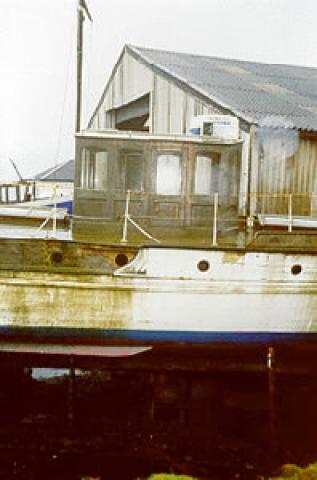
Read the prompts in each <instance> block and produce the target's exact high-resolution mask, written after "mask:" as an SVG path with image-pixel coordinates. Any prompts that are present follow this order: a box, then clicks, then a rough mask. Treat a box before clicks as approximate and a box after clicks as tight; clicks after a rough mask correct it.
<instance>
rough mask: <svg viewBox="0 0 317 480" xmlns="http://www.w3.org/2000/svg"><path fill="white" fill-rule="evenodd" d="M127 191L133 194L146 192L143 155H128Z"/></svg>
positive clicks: (126, 166) (126, 168) (126, 167)
mask: <svg viewBox="0 0 317 480" xmlns="http://www.w3.org/2000/svg"><path fill="white" fill-rule="evenodd" d="M125 189H126V190H131V191H132V192H142V191H143V190H144V159H143V155H141V154H138V153H129V154H127V155H126V164H125Z"/></svg>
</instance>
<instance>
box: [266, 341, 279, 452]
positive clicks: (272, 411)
mask: <svg viewBox="0 0 317 480" xmlns="http://www.w3.org/2000/svg"><path fill="white" fill-rule="evenodd" d="M266 359H267V363H266V365H267V372H268V394H269V399H268V400H269V426H270V430H269V435H270V438H269V443H270V446H271V449H272V451H275V450H276V446H277V440H276V408H275V394H276V379H275V351H274V347H268V350H267V357H266Z"/></svg>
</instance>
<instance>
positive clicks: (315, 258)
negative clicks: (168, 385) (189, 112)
mask: <svg viewBox="0 0 317 480" xmlns="http://www.w3.org/2000/svg"><path fill="white" fill-rule="evenodd" d="M241 150H242V141H241V140H240V139H239V138H237V139H228V140H224V139H221V138H215V137H205V136H193V135H189V136H167V135H164V136H162V135H152V134H146V133H136V132H134V133H132V132H120V131H108V130H105V131H98V132H94V131H91V130H88V131H82V132H80V133H78V134H77V135H76V177H75V188H74V192H75V195H74V213H73V215H72V226H71V233H68V234H67V235H66V236H65V232H64V234H63V235H60V232H59V230H58V229H57V228H55V229H53V230H52V231H48V230H46V232H43V230H42V231H41V232H40V235H39V236H40V237H41V238H38V236H34V231H33V233H32V234H31V235H30V234H29V231H28V232H26V231H25V232H26V233H25V232H24V233H22V234H21V233H20V234H19V233H18V234H17V233H15V234H12V233H10V229H8V225H5V226H4V225H1V226H0V236H1V238H0V334H1V338H0V341H1V350H2V351H12V349H13V350H14V349H15V348H17V345H19V348H20V350H21V348H22V349H24V350H25V351H33V350H34V349H36V348H39V347H36V346H35V345H41V349H42V350H43V352H44V351H45V352H46V353H58V352H59V350H58V349H59V347H58V345H60V344H61V343H63V344H68V345H73V346H74V345H77V347H76V348H75V347H74V348H75V350H74V352H73V353H74V354H76V352H77V354H85V353H84V352H86V354H87V350H85V348H86V347H87V345H90V346H96V345H99V347H100V349H101V350H102V351H103V354H107V353H105V352H107V349H108V352H109V355H113V352H114V351H113V348H114V347H122V348H124V349H125V350H124V352H125V354H127V355H129V354H133V353H138V352H141V351H143V349H144V348H148V347H151V346H153V345H157V346H159V345H166V344H172V345H176V344H177V345H179V344H184V343H190V344H203V345H213V344H215V343H231V344H232V343H234V344H235V343H250V342H251V343H252V342H253V343H265V344H271V343H272V342H274V341H276V342H292V341H293V340H295V339H296V340H298V339H299V338H302V339H305V340H306V341H314V340H315V339H316V338H317V337H316V335H315V334H316V332H317V241H316V240H317V236H316V233H317V231H316V220H317V219H316V216H315V215H314V211H313V210H312V208H313V207H312V206H313V205H314V203H313V199H312V194H311V193H309V192H307V198H306V197H305V196H304V194H303V193H301V194H300V195H301V199H300V200H301V201H296V199H295V197H296V195H295V194H294V193H292V194H285V193H282V194H276V193H275V194H272V195H270V197H268V195H267V194H263V193H258V192H251V191H250V189H248V190H247V191H246V190H245V189H244V183H243V181H242V180H241V171H242V160H241ZM243 168H244V167H243ZM306 200H307V201H306ZM272 215H273V217H272ZM271 217H272V218H273V221H270V218H271ZM299 217H300V218H301V219H302V222H301V223H300V224H298V223H296V222H297V221H298V218H299ZM277 219H279V222H277ZM50 222H51V223H53V224H54V219H50ZM50 222H48V223H47V224H46V228H48V226H49V225H50ZM55 227H56V224H55ZM21 231H22V230H21ZM1 232H2V233H1ZM12 232H13V230H12ZM22 232H23V231H22ZM32 235H33V236H32ZM84 346H86V347H84ZM103 349H105V350H103ZM111 349H112V350H111ZM101 350H100V351H101ZM100 351H99V352H100ZM115 352H116V353H115V354H116V355H117V350H115ZM94 354H96V355H97V353H96V352H95V353H94Z"/></svg>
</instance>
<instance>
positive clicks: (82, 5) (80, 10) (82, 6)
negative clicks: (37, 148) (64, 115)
mask: <svg viewBox="0 0 317 480" xmlns="http://www.w3.org/2000/svg"><path fill="white" fill-rule="evenodd" d="M85 15H87V17H88V18H89V20H90V21H91V22H92V17H91V15H90V13H89V10H88V7H87V4H86V1H85V0H78V4H77V102H76V132H79V131H80V119H81V94H82V76H83V24H84V20H85Z"/></svg>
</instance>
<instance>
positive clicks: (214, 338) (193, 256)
mask: <svg viewBox="0 0 317 480" xmlns="http://www.w3.org/2000/svg"><path fill="white" fill-rule="evenodd" d="M202 261H204V262H207V264H208V266H209V267H208V268H207V270H204V271H201V270H200V269H199V265H201V263H200V262H202ZM294 266H297V267H299V266H300V267H301V270H300V272H298V268H297V270H296V273H294V271H293V270H294V269H293V267H294ZM205 267H206V264H205ZM205 267H204V268H205ZM1 332H2V335H4V336H5V335H9V336H10V335H11V334H14V335H17V334H18V333H19V332H20V334H21V335H27V336H32V335H35V336H38V335H44V336H45V335H49V336H51V337H52V336H54V335H58V336H62V337H69V338H71V337H72V336H74V335H75V337H78V336H81V337H83V338H85V337H86V339H88V341H89V339H92V338H97V337H99V338H101V339H102V341H104V342H109V343H112V344H116V343H117V344H122V342H126V343H137V344H139V343H140V342H141V343H143V342H146V343H148V342H150V343H151V344H152V343H155V342H168V343H169V342H170V343H174V342H176V343H182V342H190V343H213V342H215V343H219V342H225V343H228V342H230V343H231V342H233V343H236V342H239V343H240V342H242V343H243V342H246V343H247V342H260V343H261V342H267V341H274V339H275V340H276V341H282V340H283V339H290V337H291V336H295V335H296V336H301V337H306V338H308V337H309V336H310V337H311V339H313V337H315V334H317V257H316V255H314V254H313V255H304V254H302V255H301V254H288V255H287V254H279V253H258V252H232V251H231V252H228V251H221V250H214V251H210V250H208V251H199V250H197V251H194V250H190V249H189V250H178V249H164V248H158V249H155V248H147V249H142V250H140V252H139V254H138V255H137V256H136V258H135V259H134V260H132V262H129V263H128V264H127V265H126V266H124V267H121V268H117V269H115V270H114V271H113V273H111V274H106V275H102V274H98V275H97V274H96V275H94V274H83V273H82V274H79V273H77V274H73V273H69V272H68V273H64V272H63V273H58V272H55V273H52V272H19V271H15V272H12V271H8V270H2V271H1V273H0V333H1Z"/></svg>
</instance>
